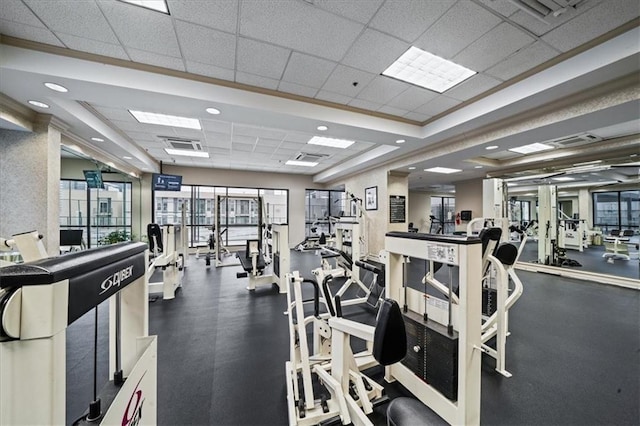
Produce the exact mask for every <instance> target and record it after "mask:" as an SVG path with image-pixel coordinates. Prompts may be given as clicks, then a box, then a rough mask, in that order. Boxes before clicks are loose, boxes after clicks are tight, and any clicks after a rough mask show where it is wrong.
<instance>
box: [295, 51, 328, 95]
mask: <svg viewBox="0 0 640 426" xmlns="http://www.w3.org/2000/svg"><path fill="white" fill-rule="evenodd" d="M335 67H336V63H335V62H331V61H327V60H326V59H320V58H316V57H313V56H309V55H305V54H302V53H298V52H293V53H292V54H291V57H290V58H289V63H288V64H287V67H286V69H285V71H284V75H283V76H282V79H283V80H284V81H287V82H290V83H296V84H301V85H303V86H307V87H315V88H316V89H319V88H320V87H322V85H323V84H324V82H325V81H327V78H328V77H329V75H330V74H331V72H332V71H333V69H334V68H335ZM314 94H315V93H314Z"/></svg>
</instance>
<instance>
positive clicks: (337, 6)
mask: <svg viewBox="0 0 640 426" xmlns="http://www.w3.org/2000/svg"><path fill="white" fill-rule="evenodd" d="M383 1H384V0H367V1H344V0H314V1H313V4H314V5H315V6H317V7H319V8H321V9H324V10H326V11H328V12H331V13H335V14H336V15H340V16H343V17H345V18H347V19H352V20H354V21H356V22H359V23H361V24H366V23H368V22H369V21H370V20H371V18H373V15H375V13H376V12H377V11H378V9H379V8H380V5H382V3H383Z"/></svg>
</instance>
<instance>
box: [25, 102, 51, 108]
mask: <svg viewBox="0 0 640 426" xmlns="http://www.w3.org/2000/svg"><path fill="white" fill-rule="evenodd" d="M28 102H29V103H30V104H31V105H33V106H37V107H40V108H49V105H47V104H45V103H44V102H40V101H28Z"/></svg>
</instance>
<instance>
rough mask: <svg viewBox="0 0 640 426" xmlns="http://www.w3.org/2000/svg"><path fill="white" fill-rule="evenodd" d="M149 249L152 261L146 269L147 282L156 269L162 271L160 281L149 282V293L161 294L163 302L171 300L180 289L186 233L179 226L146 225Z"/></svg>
mask: <svg viewBox="0 0 640 426" xmlns="http://www.w3.org/2000/svg"><path fill="white" fill-rule="evenodd" d="M147 235H148V239H149V249H150V250H151V251H152V252H153V254H154V255H153V260H152V261H151V263H150V264H149V267H148V268H147V280H150V279H151V276H152V275H153V273H154V272H155V271H156V269H161V270H162V281H158V282H149V293H162V298H163V299H164V300H169V299H173V298H174V297H175V294H176V291H177V290H178V288H180V287H182V275H183V269H184V267H185V255H184V249H185V246H186V241H185V240H186V233H185V232H182V227H181V225H163V226H162V227H160V226H159V225H158V224H155V223H150V224H149V225H147Z"/></svg>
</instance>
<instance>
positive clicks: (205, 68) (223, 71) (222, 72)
mask: <svg viewBox="0 0 640 426" xmlns="http://www.w3.org/2000/svg"><path fill="white" fill-rule="evenodd" d="M185 62H186V65H187V66H186V68H187V72H190V73H191V74H197V75H203V76H206V77H211V78H217V79H220V80H229V81H233V79H234V75H235V73H234V71H233V70H232V69H228V68H222V67H218V66H215V65H210V64H202V63H200V62H195V61H185Z"/></svg>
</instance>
